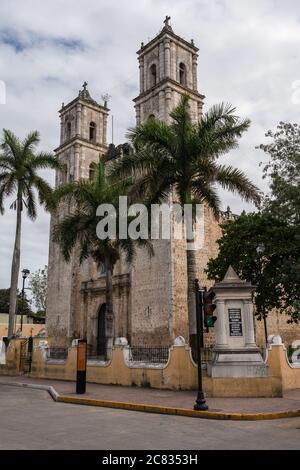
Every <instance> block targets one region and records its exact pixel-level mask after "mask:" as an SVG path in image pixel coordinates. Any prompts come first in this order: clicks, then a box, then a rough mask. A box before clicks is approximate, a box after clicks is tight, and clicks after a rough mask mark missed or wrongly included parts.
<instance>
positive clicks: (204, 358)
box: [192, 346, 214, 367]
mask: <svg viewBox="0 0 300 470" xmlns="http://www.w3.org/2000/svg"><path fill="white" fill-rule="evenodd" d="M192 357H193V361H194V362H195V363H196V364H197V357H196V351H193V352H192ZM213 358H214V350H213V347H212V346H211V347H205V348H201V362H202V365H203V366H204V367H206V366H207V364H208V363H209V362H212V360H213Z"/></svg>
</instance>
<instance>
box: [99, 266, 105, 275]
mask: <svg viewBox="0 0 300 470" xmlns="http://www.w3.org/2000/svg"><path fill="white" fill-rule="evenodd" d="M104 274H106V266H105V264H104V263H100V264H99V266H98V275H99V276H103V275H104Z"/></svg>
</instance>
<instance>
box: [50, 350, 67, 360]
mask: <svg viewBox="0 0 300 470" xmlns="http://www.w3.org/2000/svg"><path fill="white" fill-rule="evenodd" d="M67 357H68V348H49V349H48V350H47V358H48V359H63V360H66V359H67Z"/></svg>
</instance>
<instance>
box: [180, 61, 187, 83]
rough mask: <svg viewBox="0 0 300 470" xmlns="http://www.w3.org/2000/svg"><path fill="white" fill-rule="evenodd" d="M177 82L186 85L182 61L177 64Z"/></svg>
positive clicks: (184, 68)
mask: <svg viewBox="0 0 300 470" xmlns="http://www.w3.org/2000/svg"><path fill="white" fill-rule="evenodd" d="M179 83H180V84H181V85H184V86H186V66H185V65H184V63H183V62H180V64H179Z"/></svg>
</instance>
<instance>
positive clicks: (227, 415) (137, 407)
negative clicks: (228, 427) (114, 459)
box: [0, 382, 300, 421]
mask: <svg viewBox="0 0 300 470" xmlns="http://www.w3.org/2000/svg"><path fill="white" fill-rule="evenodd" d="M0 385H8V386H13V387H25V388H32V389H37V390H44V391H46V392H48V393H49V395H50V396H51V398H52V399H53V400H54V401H56V402H60V403H71V404H74V405H87V406H98V407H102V408H113V409H120V410H127V411H140V412H144V413H156V414H164V415H173V416H186V417H189V418H202V419H219V420H231V421H261V420H271V419H284V418H295V417H300V409H299V410H294V411H275V412H272V411H270V412H266V413H237V412H229V411H228V412H226V411H195V410H193V409H188V408H174V407H167V406H159V405H146V404H142V403H127V402H120V401H110V400H97V399H95V398H80V397H73V396H69V395H59V393H58V392H57V391H56V390H55V388H54V387H52V386H47V385H38V384H28V383H21V382H0Z"/></svg>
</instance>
